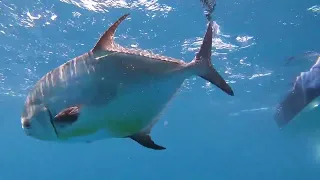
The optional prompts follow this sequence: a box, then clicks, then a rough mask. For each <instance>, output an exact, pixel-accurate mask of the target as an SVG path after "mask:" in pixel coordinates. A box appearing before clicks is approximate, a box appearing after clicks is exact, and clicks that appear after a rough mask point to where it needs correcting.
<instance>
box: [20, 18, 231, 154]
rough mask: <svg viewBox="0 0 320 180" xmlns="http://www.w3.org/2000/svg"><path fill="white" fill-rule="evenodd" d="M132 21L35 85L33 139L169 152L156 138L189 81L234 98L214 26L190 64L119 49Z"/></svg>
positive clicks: (27, 118)
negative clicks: (218, 57)
mask: <svg viewBox="0 0 320 180" xmlns="http://www.w3.org/2000/svg"><path fill="white" fill-rule="evenodd" d="M128 16H129V14H125V15H123V16H122V17H120V18H119V19H118V20H117V21H116V22H115V23H113V24H112V25H111V26H110V27H109V28H108V29H107V31H105V33H104V34H103V35H102V36H101V37H100V39H99V40H98V42H97V43H96V44H95V46H94V47H93V48H92V49H91V50H89V51H88V52H87V53H84V54H83V55H80V56H78V57H75V58H74V59H71V60H69V61H68V62H66V63H64V64H62V65H61V66H59V67H57V68H55V69H53V70H52V71H50V72H48V73H47V74H46V75H44V76H43V77H42V78H41V79H40V80H39V81H38V82H37V83H36V84H35V86H34V87H33V89H32V90H31V91H30V92H29V94H28V96H27V98H26V101H25V104H24V110H23V112H22V116H21V124H22V128H23V130H24V132H25V134H26V135H27V136H31V137H33V138H36V139H38V140H45V141H58V142H92V141H96V140H101V139H108V138H130V139H132V140H133V141H136V142H137V143H139V144H140V145H142V146H144V147H146V148H150V149H153V150H163V149H166V148H165V147H163V146H160V145H158V144H157V143H155V142H154V141H153V139H152V138H151V136H150V133H151V130H152V128H153V126H154V125H155V124H156V123H157V122H158V120H159V118H160V116H161V114H162V113H163V111H164V108H165V107H166V105H167V104H168V103H169V102H170V101H171V99H172V98H173V97H174V95H175V94H176V93H177V91H178V90H179V89H180V87H181V86H182V84H183V82H184V81H185V79H187V78H189V77H191V76H199V77H201V78H203V79H204V80H207V81H209V82H211V83H212V84H214V85H216V86H217V87H218V88H220V89H221V90H222V91H224V92H225V93H227V94H228V95H231V96H234V92H233V90H232V89H231V87H230V86H229V85H228V84H227V83H226V81H225V80H224V79H223V78H222V76H221V75H220V74H219V73H218V72H217V71H216V70H215V68H214V67H213V65H212V64H211V49H212V38H213V22H208V25H207V30H206V32H205V35H204V38H203V42H202V45H201V47H200V50H199V51H198V52H197V53H196V55H195V57H194V59H193V60H192V61H191V62H189V63H186V62H184V61H182V60H179V59H175V58H171V57H166V56H163V55H159V54H154V53H151V52H149V51H146V50H141V49H137V48H125V47H122V46H121V45H119V44H117V43H116V42H115V41H114V34H115V31H116V30H117V28H118V26H119V24H120V23H121V22H123V21H124V20H125V19H126V18H127V17H128ZM215 34H216V29H215Z"/></svg>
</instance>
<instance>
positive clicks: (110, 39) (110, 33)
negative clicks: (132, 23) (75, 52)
mask: <svg viewBox="0 0 320 180" xmlns="http://www.w3.org/2000/svg"><path fill="white" fill-rule="evenodd" d="M128 16H129V13H127V14H125V15H123V16H121V17H120V18H119V19H118V20H117V21H116V22H115V23H113V24H112V26H110V27H109V29H108V30H107V31H106V32H105V33H104V34H103V35H102V36H101V37H100V39H99V41H98V42H97V44H96V45H95V46H94V48H93V49H92V52H93V53H95V52H97V51H101V50H108V48H110V47H112V46H114V33H115V32H116V30H117V28H118V26H119V25H120V24H121V22H122V21H123V20H125V19H126V18H127V17H128Z"/></svg>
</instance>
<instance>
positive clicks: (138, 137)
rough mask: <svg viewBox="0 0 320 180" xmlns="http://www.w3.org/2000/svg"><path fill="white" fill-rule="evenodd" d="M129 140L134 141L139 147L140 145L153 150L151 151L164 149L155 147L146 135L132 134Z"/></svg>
mask: <svg viewBox="0 0 320 180" xmlns="http://www.w3.org/2000/svg"><path fill="white" fill-rule="evenodd" d="M129 138H131V139H132V140H134V141H136V142H137V143H139V144H140V145H142V146H144V147H146V148H149V149H153V150H165V149H166V148H165V147H162V146H160V145H157V144H156V143H155V142H154V141H153V140H152V138H151V136H150V135H148V134H144V133H138V134H134V135H132V136H129Z"/></svg>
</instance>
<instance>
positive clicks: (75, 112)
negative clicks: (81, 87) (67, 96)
mask: <svg viewBox="0 0 320 180" xmlns="http://www.w3.org/2000/svg"><path fill="white" fill-rule="evenodd" d="M79 114H80V106H72V107H69V108H66V109H64V110H62V111H61V112H60V113H58V114H57V115H56V116H55V117H54V122H55V123H58V124H72V123H74V122H75V121H77V119H78V117H79Z"/></svg>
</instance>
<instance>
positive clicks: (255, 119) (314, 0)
mask: <svg viewBox="0 0 320 180" xmlns="http://www.w3.org/2000/svg"><path fill="white" fill-rule="evenodd" d="M319 6H320V4H319V1H318V0H308V1H289V0H286V1H267V0H255V1H245V0H237V1H231V0H224V1H222V0H221V1H220V0H218V2H217V7H216V11H215V13H214V19H215V20H216V22H217V24H218V25H219V31H218V32H219V33H218V36H217V37H216V38H215V39H214V50H213V53H214V54H213V57H212V61H213V63H214V66H215V67H216V69H217V70H218V71H219V72H220V73H221V74H222V76H223V77H224V78H225V79H226V80H227V81H228V83H230V85H231V86H232V88H233V90H234V92H235V96H234V97H231V96H228V95H226V94H224V93H223V92H222V91H220V90H219V89H217V88H216V87H214V86H211V85H209V84H207V83H206V82H205V81H204V80H202V79H200V78H190V79H188V80H187V81H186V82H185V84H184V87H183V88H182V89H181V92H180V93H179V94H178V95H177V96H176V97H175V98H174V100H173V101H172V102H171V103H170V105H169V107H168V108H167V109H166V111H165V113H164V115H163V116H162V118H161V120H160V121H159V122H158V124H157V125H156V126H155V128H154V129H153V131H152V137H153V139H154V141H155V142H157V143H158V144H161V145H163V146H165V147H166V148H167V150H165V151H153V150H150V149H146V148H143V147H142V146H139V145H138V144H137V143H135V142H133V141H132V140H129V139H111V140H103V141H98V142H94V143H91V144H85V143H84V144H58V143H52V142H43V141H38V140H35V139H32V138H30V137H27V136H26V135H25V134H24V133H23V131H22V129H21V125H20V116H21V112H22V108H23V103H24V101H25V97H26V95H27V93H28V90H29V89H30V88H31V87H32V85H34V83H35V82H36V81H37V80H38V79H39V78H40V77H41V76H42V75H44V74H45V73H46V72H48V71H49V70H51V69H53V68H55V67H57V66H59V65H60V64H62V63H64V62H66V61H67V60H69V59H71V58H73V57H74V56H77V55H80V54H82V53H84V52H87V51H88V50H89V49H91V48H92V47H93V46H94V44H95V43H96V41H97V40H98V38H99V36H100V34H101V33H103V32H104V31H105V30H106V29H107V28H108V27H109V25H110V24H111V23H113V22H114V21H115V20H116V19H117V18H118V17H120V16H121V15H123V14H124V13H130V19H129V20H126V21H125V22H124V23H122V24H121V25H120V27H119V29H118V30H117V33H116V41H117V42H118V43H120V44H121V45H123V46H126V47H130V46H131V47H139V48H143V49H151V50H153V51H154V52H156V53H161V54H164V55H167V56H171V57H175V58H181V59H183V60H185V61H191V60H192V59H193V57H194V55H195V52H196V51H197V50H198V48H199V46H200V44H201V40H202V36H203V34H204V32H205V29H206V19H205V18H204V15H203V9H202V7H201V4H200V2H199V1H198V0H192V1H191V0H189V1H183V0H175V1H169V0H150V1H147V0H115V1H111V0H55V1H49V0H28V1H19V0H11V1H9V0H0V13H1V16H0V42H1V43H0V53H1V55H2V60H1V61H0V114H1V121H0V132H1V136H0V138H1V144H2V145H1V148H0V154H1V155H0V179H1V180H15V179H28V180H29V179H30V180H31V179H32V180H43V179H47V180H54V179H65V180H67V179H77V180H88V179H90V180H93V179H112V180H120V179H152V180H157V179H159V180H160V179H190V180H191V179H208V180H209V179H223V180H225V179H226V180H233V179H237V180H239V179H246V180H248V179H259V180H271V179H272V180H302V179H308V180H313V179H315V180H316V179H317V180H318V179H319V177H320V169H319V168H320V165H319V163H320V161H319V160H320V141H317V139H313V138H310V137H308V136H295V137H293V136H290V135H286V134H284V133H282V132H281V131H280V130H279V129H278V127H277V126H276V123H275V121H274V120H273V114H274V111H275V106H276V105H277V103H278V102H279V101H280V99H281V98H282V97H283V96H284V94H285V93H286V92H287V91H288V90H289V89H290V88H291V85H290V84H291V83H292V81H293V80H294V79H295V77H296V76H297V75H299V73H300V72H301V71H307V70H308V69H309V68H310V66H311V65H312V64H313V63H314V62H313V61H312V60H315V58H313V59H312V58H310V59H309V60H299V61H295V62H293V63H292V64H290V65H289V66H286V67H283V64H284V62H285V61H284V60H285V59H286V58H288V57H290V56H293V55H296V54H301V53H304V52H306V51H310V50H315V51H317V50H318V51H320V49H319V48H320V47H319V40H320V33H319V29H320V19H319V18H320V17H319V16H320V10H319V9H320V7H319Z"/></svg>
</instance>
